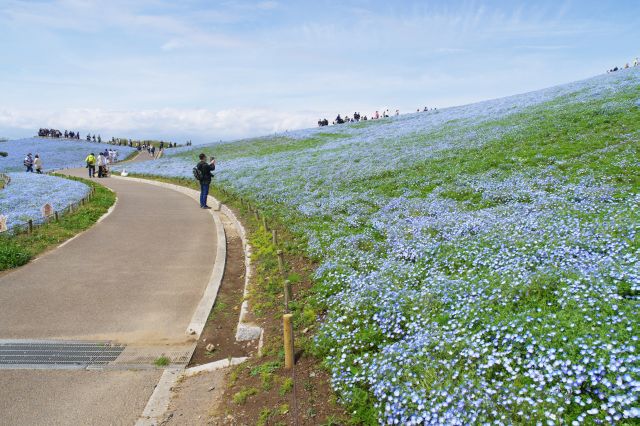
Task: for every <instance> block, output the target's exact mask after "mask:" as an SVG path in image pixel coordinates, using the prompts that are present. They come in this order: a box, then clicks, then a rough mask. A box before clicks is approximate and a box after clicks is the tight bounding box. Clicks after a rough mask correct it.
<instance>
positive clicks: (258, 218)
mask: <svg viewBox="0 0 640 426" xmlns="http://www.w3.org/2000/svg"><path fill="white" fill-rule="evenodd" d="M253 214H254V216H255V217H256V220H260V215H259V214H258V209H256V210H255V211H254V212H253Z"/></svg>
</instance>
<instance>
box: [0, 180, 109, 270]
mask: <svg viewBox="0 0 640 426" xmlns="http://www.w3.org/2000/svg"><path fill="white" fill-rule="evenodd" d="M56 176H59V177H64V178H66V179H71V180H77V181H80V182H83V183H85V184H87V185H89V186H90V187H92V188H94V189H95V193H94V196H93V198H91V199H90V200H89V201H88V202H87V203H85V205H84V206H80V207H79V208H78V210H76V211H74V212H73V213H71V214H67V215H64V216H61V217H60V220H59V221H58V222H50V223H48V224H45V225H42V226H38V227H36V228H34V230H33V233H31V234H27V233H22V234H16V235H0V271H4V270H7V269H11V268H17V267H19V266H22V265H24V264H26V263H27V262H29V261H30V260H31V259H33V258H34V257H36V256H38V255H39V254H41V253H42V252H44V251H46V250H48V249H50V248H53V247H55V246H57V245H60V244H61V243H63V242H64V241H66V240H68V239H69V238H71V237H73V236H75V235H77V234H78V233H80V232H82V231H84V230H86V229H88V228H90V227H91V226H92V225H93V224H94V223H96V221H97V220H98V219H99V218H100V217H101V216H102V215H104V214H105V213H106V212H107V210H109V207H111V206H112V205H113V204H114V203H115V201H116V195H115V194H114V193H113V192H112V191H111V190H109V189H107V188H105V187H104V186H102V185H99V184H97V183H95V182H92V181H90V180H87V179H82V178H75V177H68V176H63V175H58V174H56Z"/></svg>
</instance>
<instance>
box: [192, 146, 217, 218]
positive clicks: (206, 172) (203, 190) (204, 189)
mask: <svg viewBox="0 0 640 426" xmlns="http://www.w3.org/2000/svg"><path fill="white" fill-rule="evenodd" d="M198 158H200V162H199V163H198V164H197V165H196V168H197V169H198V171H199V172H200V173H199V176H200V177H199V179H198V180H199V181H200V208H201V209H210V208H211V207H209V206H208V205H207V197H208V196H209V185H210V184H211V172H212V171H213V169H214V168H215V166H213V167H212V166H211V163H207V156H206V155H204V154H200V155H199V156H198ZM214 164H215V163H214Z"/></svg>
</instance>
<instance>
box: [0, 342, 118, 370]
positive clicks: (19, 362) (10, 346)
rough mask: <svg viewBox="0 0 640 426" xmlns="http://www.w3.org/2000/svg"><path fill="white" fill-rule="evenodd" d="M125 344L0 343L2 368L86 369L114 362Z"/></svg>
mask: <svg viewBox="0 0 640 426" xmlns="http://www.w3.org/2000/svg"><path fill="white" fill-rule="evenodd" d="M124 348H125V347H124V345H115V344H112V343H111V342H64V341H25V340H23V341H19V340H13V341H0V368H20V367H23V368H24V367H30V368H83V367H88V366H93V365H95V366H101V365H106V364H108V363H109V362H111V361H114V360H115V359H116V358H117V357H118V356H119V355H120V354H121V353H122V351H123V350H124Z"/></svg>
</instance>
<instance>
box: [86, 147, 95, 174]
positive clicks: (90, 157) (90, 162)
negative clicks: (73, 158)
mask: <svg viewBox="0 0 640 426" xmlns="http://www.w3.org/2000/svg"><path fill="white" fill-rule="evenodd" d="M84 161H85V162H86V163H87V168H88V169H89V177H90V178H92V177H93V176H94V175H95V174H96V157H95V156H94V155H93V152H92V153H91V154H89V155H87V158H85V159H84Z"/></svg>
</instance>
